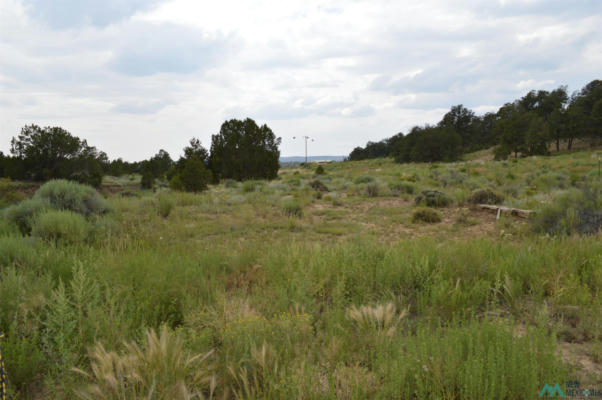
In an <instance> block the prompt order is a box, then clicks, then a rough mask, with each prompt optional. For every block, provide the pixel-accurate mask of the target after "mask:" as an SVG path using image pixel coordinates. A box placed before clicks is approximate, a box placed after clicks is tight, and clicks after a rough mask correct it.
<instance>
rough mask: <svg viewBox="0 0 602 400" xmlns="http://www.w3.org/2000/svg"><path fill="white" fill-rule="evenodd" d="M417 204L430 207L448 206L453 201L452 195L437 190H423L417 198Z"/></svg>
mask: <svg viewBox="0 0 602 400" xmlns="http://www.w3.org/2000/svg"><path fill="white" fill-rule="evenodd" d="M415 202H416V205H425V206H428V207H447V206H449V205H450V204H451V203H452V199H451V197H449V196H448V195H446V194H445V193H443V192H439V191H437V190H423V191H422V192H420V194H419V195H418V196H417V197H416V199H415Z"/></svg>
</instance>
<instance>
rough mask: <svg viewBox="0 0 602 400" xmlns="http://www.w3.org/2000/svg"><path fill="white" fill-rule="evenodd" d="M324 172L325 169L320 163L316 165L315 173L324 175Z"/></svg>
mask: <svg viewBox="0 0 602 400" xmlns="http://www.w3.org/2000/svg"><path fill="white" fill-rule="evenodd" d="M325 173H326V171H324V167H323V166H321V165H318V168H316V175H324V174H325Z"/></svg>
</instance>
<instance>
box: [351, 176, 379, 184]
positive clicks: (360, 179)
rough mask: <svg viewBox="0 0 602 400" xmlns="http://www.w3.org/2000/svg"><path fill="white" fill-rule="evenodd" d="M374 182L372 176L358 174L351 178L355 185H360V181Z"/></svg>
mask: <svg viewBox="0 0 602 400" xmlns="http://www.w3.org/2000/svg"><path fill="white" fill-rule="evenodd" d="M370 182H374V178H373V177H371V176H358V177H357V178H355V179H354V180H353V183H355V184H356V185H361V184H362V183H370Z"/></svg>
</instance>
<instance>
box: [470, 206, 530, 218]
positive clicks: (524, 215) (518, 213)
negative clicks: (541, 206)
mask: <svg viewBox="0 0 602 400" xmlns="http://www.w3.org/2000/svg"><path fill="white" fill-rule="evenodd" d="M477 207H478V208H480V209H483V210H490V211H493V212H495V213H497V216H496V219H499V218H500V215H501V213H502V212H507V213H510V215H514V216H516V217H520V218H528V217H529V215H531V214H535V211H534V210H521V209H520V208H510V207H504V206H495V205H491V204H477Z"/></svg>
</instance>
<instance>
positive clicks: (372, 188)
mask: <svg viewBox="0 0 602 400" xmlns="http://www.w3.org/2000/svg"><path fill="white" fill-rule="evenodd" d="M379 191H380V188H379V187H378V184H376V183H373V184H370V185H368V186H366V195H367V196H368V197H378V194H379Z"/></svg>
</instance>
